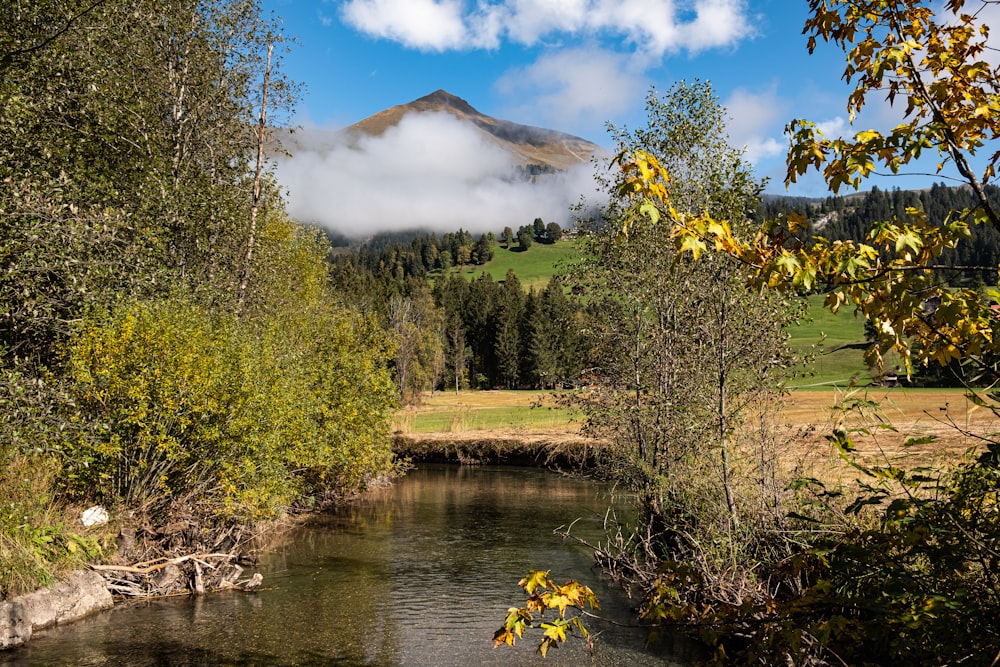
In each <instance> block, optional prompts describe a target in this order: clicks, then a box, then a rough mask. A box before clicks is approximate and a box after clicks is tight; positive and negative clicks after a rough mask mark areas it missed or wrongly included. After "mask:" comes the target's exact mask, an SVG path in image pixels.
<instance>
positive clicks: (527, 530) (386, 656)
mask: <svg viewBox="0 0 1000 667" xmlns="http://www.w3.org/2000/svg"><path fill="white" fill-rule="evenodd" d="M608 504H609V498H608V497H607V495H606V493H604V492H603V491H602V490H601V489H600V488H599V487H597V486H595V485H593V484H590V483H587V482H583V481H580V480H574V479H569V478H565V477H560V476H558V475H555V474H552V473H548V472H545V471H540V470H534V469H523V468H491V467H481V468H479V467H477V468H469V467H455V466H428V467H424V468H421V469H420V470H416V471H413V472H411V473H410V474H409V475H408V476H407V477H406V478H405V479H403V480H401V481H400V482H398V483H397V484H396V485H394V486H393V487H391V488H388V489H383V490H381V491H378V492H377V493H375V494H373V495H372V496H371V497H368V498H366V499H365V500H363V501H360V502H357V503H355V504H352V505H351V506H349V507H347V508H344V509H343V510H342V511H340V512H338V513H336V514H331V515H328V516H324V517H321V518H319V519H317V520H316V521H314V522H312V523H310V525H308V526H305V527H302V528H299V529H296V530H295V531H292V532H291V533H290V534H289V535H287V536H286V539H284V540H283V541H282V544H281V545H279V546H277V547H275V548H274V549H273V550H272V551H270V552H269V553H268V554H267V555H266V557H265V558H264V560H263V561H262V563H261V572H262V573H263V575H264V585H265V589H264V590H262V591H261V592H260V593H257V594H243V593H224V594H215V595H209V596H205V597H201V598H176V599H169V600H156V601H150V602H144V603H140V604H132V605H126V606H122V607H117V608H115V609H113V610H111V611H109V612H106V613H102V614H98V615H96V616H93V617H90V618H87V619H85V620H83V621H80V622H78V623H75V624H71V625H68V626H65V627H61V628H54V629H51V630H49V631H44V632H42V633H39V634H38V635H37V636H36V639H34V640H33V641H32V642H31V643H30V644H29V645H28V646H27V647H25V648H23V649H19V650H17V651H13V652H8V653H7V654H0V665H35V664H39V665H63V664H64V665H70V664H72V665H120V664H124V665H352V666H354V665H357V666H362V665H371V666H379V667H383V666H386V667H387V666H395V665H441V666H449V665H470V664H476V665H535V664H539V665H588V664H592V665H644V664H645V665H663V664H680V663H672V662H670V661H669V660H667V659H666V658H665V657H664V656H663V655H662V653H663V651H658V653H660V655H655V654H653V653H650V652H648V651H646V650H645V649H643V647H642V643H643V638H644V633H643V632H642V630H641V629H638V628H627V627H621V626H619V625H615V624H611V623H601V622H598V621H593V622H591V624H590V625H591V627H592V629H593V630H595V631H597V632H598V633H599V635H598V637H597V641H596V649H595V651H594V653H593V654H588V653H587V652H586V651H585V650H584V648H583V646H582V644H581V643H580V642H572V643H571V644H570V645H567V646H564V647H562V648H559V649H558V650H554V651H552V652H550V654H549V657H548V659H546V660H544V661H543V660H542V659H541V657H540V656H538V654H537V653H536V652H535V649H534V646H535V642H532V641H525V642H521V643H519V644H518V646H517V647H516V648H513V649H512V648H510V647H506V646H504V647H500V648H498V649H493V648H492V642H491V641H490V637H491V636H492V633H493V631H494V630H495V629H496V628H497V627H499V625H500V623H501V622H502V620H503V617H504V616H505V614H506V610H507V608H508V607H510V606H512V605H513V604H516V603H518V602H519V601H523V597H522V598H520V600H519V594H520V593H521V591H520V589H518V588H517V586H516V583H517V580H518V579H519V578H520V577H521V576H523V575H524V574H526V573H527V571H528V570H529V569H532V568H538V567H545V568H548V569H551V570H552V572H553V574H554V575H556V576H557V577H558V578H577V579H581V580H583V581H585V582H587V583H590V584H591V585H592V586H593V587H594V588H595V591H597V593H598V595H599V596H600V597H601V599H602V602H603V603H604V609H602V614H603V615H605V616H608V617H609V618H612V619H613V620H615V621H617V622H619V623H626V624H627V623H630V622H631V614H630V612H629V609H628V601H627V600H624V599H623V598H622V597H621V596H620V595H619V594H618V593H617V591H616V590H615V589H614V588H613V587H609V586H605V585H604V584H603V583H602V582H601V580H600V577H599V576H598V573H597V572H596V571H594V570H593V569H591V565H592V559H591V556H590V554H589V553H588V551H587V549H586V548H584V547H582V546H580V545H578V544H576V543H575V542H572V541H565V540H563V539H561V538H560V537H559V536H557V535H554V534H553V532H552V531H553V529H554V528H556V527H557V526H560V525H563V524H568V523H569V522H571V521H573V520H574V519H577V518H581V517H582V520H581V521H579V522H578V523H577V524H576V526H575V527H574V532H576V533H579V534H581V535H584V536H587V534H588V533H589V536H590V537H596V535H597V530H598V529H599V524H600V517H601V516H603V513H604V512H605V510H606V509H607V507H608Z"/></svg>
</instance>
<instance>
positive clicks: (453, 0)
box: [341, 0, 469, 51]
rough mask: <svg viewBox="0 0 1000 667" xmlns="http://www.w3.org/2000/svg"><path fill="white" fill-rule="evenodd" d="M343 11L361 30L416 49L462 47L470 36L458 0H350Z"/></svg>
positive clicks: (351, 23) (349, 21) (348, 21)
mask: <svg viewBox="0 0 1000 667" xmlns="http://www.w3.org/2000/svg"><path fill="white" fill-rule="evenodd" d="M341 11H342V15H343V17H344V20H345V21H346V22H347V23H349V24H350V25H352V26H354V27H355V28H357V29H358V30H360V31H361V32H364V33H367V34H369V35H372V36H373V37H380V38H382V39H389V40H392V41H396V42H400V43H402V44H405V45H406V46H410V47H413V48H417V49H427V50H434V51H443V50H445V49H455V48H461V47H463V46H464V45H465V42H466V41H467V40H468V39H469V36H468V31H467V27H466V25H465V20H464V17H463V16H462V11H463V5H462V3H461V2H460V1H459V0H351V1H350V2H347V3H345V4H344V5H343V7H342V10H341Z"/></svg>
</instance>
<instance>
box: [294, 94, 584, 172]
mask: <svg viewBox="0 0 1000 667" xmlns="http://www.w3.org/2000/svg"><path fill="white" fill-rule="evenodd" d="M434 112H439V113H448V114H451V115H452V116H454V117H455V118H457V119H459V120H461V121H463V122H466V123H469V124H471V125H473V126H475V127H476V128H477V129H478V130H479V131H480V132H481V133H482V134H483V136H484V137H485V138H486V139H487V140H488V141H490V142H492V143H495V144H496V145H498V146H500V147H501V148H502V149H503V150H505V151H506V152H507V153H508V154H509V155H510V156H511V158H512V162H513V163H514V164H515V165H517V166H519V167H521V168H522V169H523V170H524V171H525V172H526V173H527V174H540V173H550V172H553V171H563V170H566V169H569V168H570V167H573V166H575V165H577V164H580V163H581V162H587V161H588V160H589V159H590V157H591V156H592V155H594V154H596V153H600V152H601V148H600V147H599V146H597V145H596V144H593V143H591V142H589V141H587V140H585V139H581V138H580V137H575V136H573V135H570V134H566V133H564V132H558V131H556V130H547V129H544V128H540V127H532V126H529V125H520V124H518V123H513V122H511V121H508V120H502V119H499V118H493V117H491V116H487V115H485V114H482V113H480V112H479V111H477V110H476V109H475V108H473V107H472V105H470V104H469V103H468V102H466V101H465V100H463V99H462V98H460V97H456V96H455V95H452V94H451V93H449V92H447V91H444V90H437V91H435V92H433V93H431V94H430V95H425V96H424V97H421V98H420V99H416V100H413V101H412V102H409V103H407V104H400V105H397V106H394V107H390V108H388V109H386V110H384V111H380V112H378V113H376V114H374V115H372V116H369V117H368V118H365V119H364V120H361V121H358V122H357V123H355V124H354V125H351V126H349V127H347V128H345V129H343V130H340V131H339V132H336V133H329V132H322V131H318V130H300V131H298V132H296V133H295V134H292V135H290V136H289V135H285V136H282V137H281V142H282V145H283V146H284V147H285V148H286V149H287V150H289V151H290V152H291V153H292V154H294V153H296V152H297V150H312V151H323V150H324V149H325V148H329V147H330V146H332V145H334V144H335V143H340V142H344V141H346V142H347V143H348V144H352V143H354V142H356V141H357V139H358V138H359V137H362V136H366V135H367V136H381V135H382V134H383V133H384V132H385V131H386V130H387V129H389V128H390V127H394V126H396V125H397V124H399V122H400V121H401V120H402V119H403V117H404V116H406V115H407V114H411V113H434Z"/></svg>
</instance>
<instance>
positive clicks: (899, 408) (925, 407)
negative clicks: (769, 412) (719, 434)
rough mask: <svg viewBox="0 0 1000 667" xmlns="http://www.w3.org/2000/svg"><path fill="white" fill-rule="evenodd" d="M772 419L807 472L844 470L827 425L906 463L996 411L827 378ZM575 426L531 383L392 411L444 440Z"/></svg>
mask: <svg viewBox="0 0 1000 667" xmlns="http://www.w3.org/2000/svg"><path fill="white" fill-rule="evenodd" d="M850 398H857V399H860V400H862V401H871V402H872V404H873V405H874V404H877V405H878V412H879V414H878V415H874V414H872V413H871V411H866V413H867V414H862V413H861V412H858V411H845V410H838V409H834V406H835V405H836V404H837V403H838V402H841V401H844V400H845V399H850ZM777 423H778V425H779V427H780V429H781V431H782V432H783V433H785V434H786V436H787V445H785V446H784V447H783V449H782V452H781V454H780V457H781V458H782V459H783V460H784V463H785V464H786V465H787V466H788V467H789V468H795V469H797V470H799V471H800V472H801V471H803V470H810V471H818V472H816V473H815V474H821V475H823V476H824V477H826V476H828V475H829V474H831V473H832V472H833V471H841V473H840V474H845V472H844V471H845V470H846V469H845V467H844V466H843V465H842V464H841V463H840V462H839V461H838V460H837V456H836V455H835V454H834V453H832V451H831V447H830V445H829V443H828V441H827V439H826V435H827V434H828V433H830V432H831V431H832V429H833V428H834V426H838V425H839V426H842V427H845V428H848V429H855V430H857V429H866V430H867V431H868V433H864V432H861V431H857V432H856V433H855V439H856V444H857V446H858V451H859V453H860V454H861V456H863V457H865V458H867V459H869V460H872V461H880V462H885V461H888V460H893V461H896V462H898V461H899V459H900V458H903V459H905V460H906V462H907V463H908V464H909V465H913V464H915V463H919V464H921V465H925V464H938V463H940V462H941V461H944V460H954V459H955V458H956V457H958V456H960V455H962V454H963V453H965V452H966V451H967V450H968V449H969V448H970V447H972V446H975V445H978V444H980V441H979V439H978V437H977V436H975V435H973V434H980V435H987V436H988V435H992V434H998V433H1000V419H998V418H997V416H996V415H994V414H993V413H992V412H990V411H988V410H985V409H982V408H977V407H976V406H974V405H973V404H972V403H970V402H969V401H968V400H967V399H966V398H965V394H964V392H963V390H961V389H910V388H903V387H899V388H892V389H888V388H869V389H859V390H855V392H854V393H848V392H846V391H844V390H841V389H835V388H830V387H829V386H827V387H826V388H825V389H819V388H812V389H810V390H806V391H804V390H793V391H792V392H790V393H789V394H788V396H787V397H786V398H785V399H784V402H783V407H782V409H781V411H780V412H779V413H778V415H777ZM882 424H887V425H891V428H885V427H883V426H881V425H882ZM579 428H580V423H579V421H578V420H577V419H576V416H575V415H574V414H572V413H571V412H570V411H569V410H567V409H565V408H560V407H557V406H555V405H554V401H553V395H552V393H551V392H537V391H507V390H504V391H463V392H462V393H460V394H457V395H456V394H454V393H448V392H438V393H436V394H434V395H433V396H425V397H424V400H423V402H422V404H421V405H420V406H419V407H416V408H409V409H407V410H404V411H401V412H400V413H399V414H398V415H397V419H396V429H397V431H399V432H401V433H403V434H405V435H410V436H417V437H430V438H433V437H435V436H445V435H446V436H447V437H448V438H450V439H452V440H461V439H462V438H463V437H466V438H473V439H474V438H481V437H483V436H485V435H489V436H491V437H498V438H505V437H506V438H515V439H522V440H525V441H532V440H553V439H563V440H572V439H574V438H578V437H579V436H578V434H579ZM928 436H929V437H931V438H932V439H931V440H929V441H927V442H919V443H917V444H907V443H906V441H907V440H908V439H909V438H924V437H928ZM846 472H850V471H849V470H848V471H846ZM811 474H812V473H811Z"/></svg>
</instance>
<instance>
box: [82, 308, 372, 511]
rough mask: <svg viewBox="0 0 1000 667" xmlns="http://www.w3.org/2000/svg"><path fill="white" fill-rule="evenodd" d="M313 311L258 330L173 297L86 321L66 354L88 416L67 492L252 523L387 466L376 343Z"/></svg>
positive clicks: (333, 316)
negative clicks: (187, 508)
mask: <svg viewBox="0 0 1000 667" xmlns="http://www.w3.org/2000/svg"><path fill="white" fill-rule="evenodd" d="M312 316H313V318H314V319H313V321H312V322H310V323H309V324H308V328H306V329H304V330H303V329H300V328H296V329H291V330H289V329H287V328H286V327H285V326H283V325H284V324H286V323H284V322H277V321H272V322H269V323H263V327H264V328H261V327H259V326H248V325H247V324H245V323H243V322H240V321H239V320H236V319H234V318H232V317H227V316H212V315H211V314H209V313H208V312H206V311H205V310H204V309H203V308H201V307H199V306H197V305H191V304H187V305H185V304H183V303H181V302H178V301H177V300H173V301H170V302H164V303H140V304H135V305H133V306H126V307H122V308H120V309H118V310H116V311H115V312H112V313H109V314H108V315H106V316H101V317H94V318H88V319H87V320H85V321H84V322H83V323H82V324H81V325H80V326H79V329H78V333H77V334H76V335H75V336H74V338H73V340H72V342H71V344H70V346H69V348H68V350H67V364H68V367H69V368H70V370H71V372H70V380H71V383H70V385H69V392H70V396H71V397H72V399H73V402H74V404H75V405H76V406H77V409H78V410H79V413H78V417H77V419H79V420H88V421H89V422H90V423H91V424H92V426H91V428H90V429H89V430H88V431H87V432H86V433H85V434H84V435H81V436H80V437H78V438H75V439H73V440H70V441H68V442H66V443H64V446H63V454H64V456H65V457H66V463H65V464H64V476H65V478H66V479H67V481H68V483H69V484H70V487H71V489H72V490H73V493H74V495H76V496H82V497H87V498H93V499H95V500H99V501H102V502H105V503H109V504H111V505H116V504H118V503H125V504H127V505H128V506H132V507H142V508H144V509H145V510H146V511H147V512H149V513H150V514H151V515H153V516H163V514H164V512H165V511H166V510H167V509H168V508H169V506H170V505H171V504H172V503H180V502H190V501H193V500H195V499H196V500H197V502H198V503H199V504H200V505H201V506H202V507H203V508H205V510H204V511H205V512H206V513H207V514H209V515H213V514H214V515H217V516H220V517H222V518H226V517H233V518H237V519H244V520H246V519H259V518H270V517H273V516H275V515H276V514H278V513H279V512H280V511H282V510H283V509H284V508H286V507H288V506H289V505H291V504H293V503H294V502H295V500H296V499H297V498H298V494H299V493H300V491H301V489H302V485H303V484H304V483H306V482H308V483H309V485H310V486H311V487H316V488H315V489H312V490H315V491H322V490H323V489H324V488H329V489H330V490H333V491H340V490H349V489H353V488H356V487H357V486H359V485H361V484H363V483H364V481H365V479H367V478H369V477H371V476H373V475H377V474H380V473H382V472H384V471H386V470H387V468H388V465H389V460H388V458H389V455H388V447H387V438H386V432H387V418H388V408H389V406H391V405H392V401H391V398H390V396H391V392H392V389H391V387H392V385H391V382H390V380H389V376H388V373H387V371H386V369H385V368H384V364H383V362H382V361H381V359H382V357H381V352H382V350H380V349H379V347H378V346H377V345H375V344H372V345H371V346H370V347H369V346H368V343H375V341H374V340H373V339H372V336H371V334H370V333H369V334H368V335H367V336H366V335H365V333H364V324H363V323H362V322H358V321H356V320H354V319H353V318H351V317H350V316H348V315H344V314H340V313H337V312H336V311H335V310H334V311H328V312H325V313H324V312H322V311H315V312H313V313H312ZM299 324H304V323H302V322H300V323H299ZM359 325H360V326H359ZM289 331H291V332H293V333H292V335H289V333H288V332H289ZM302 334H307V335H308V337H306V336H305V335H302ZM359 334H360V335H359Z"/></svg>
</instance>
